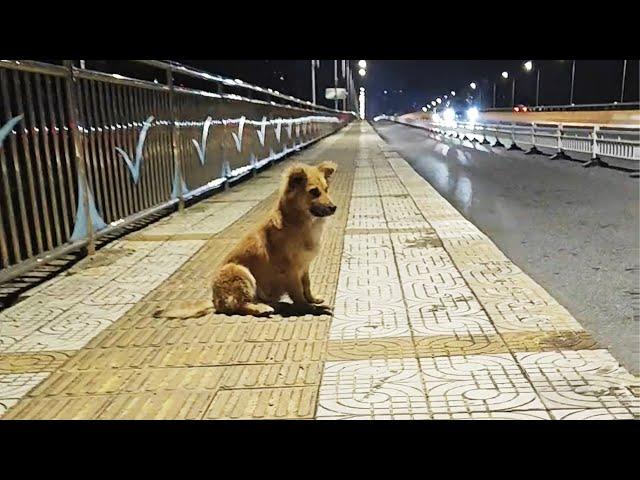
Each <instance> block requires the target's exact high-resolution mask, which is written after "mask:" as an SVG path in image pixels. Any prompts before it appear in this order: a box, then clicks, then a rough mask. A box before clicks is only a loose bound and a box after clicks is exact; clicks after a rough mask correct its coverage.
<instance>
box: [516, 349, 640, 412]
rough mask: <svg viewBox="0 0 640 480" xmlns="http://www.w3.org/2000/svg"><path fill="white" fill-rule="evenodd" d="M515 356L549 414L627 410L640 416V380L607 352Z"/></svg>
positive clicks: (569, 352)
mask: <svg viewBox="0 0 640 480" xmlns="http://www.w3.org/2000/svg"><path fill="white" fill-rule="evenodd" d="M514 355H515V357H516V358H517V360H518V362H519V364H520V365H521V366H522V368H523V369H524V371H525V372H526V374H527V376H528V377H529V379H530V380H531V383H532V384H533V386H534V387H535V389H536V391H537V392H538V394H539V395H540V398H541V399H542V401H543V402H544V404H545V406H546V407H547V408H548V409H549V410H565V409H588V410H592V409H604V410H606V411H610V410H611V409H624V410H626V411H627V412H628V413H630V414H631V415H638V414H640V397H639V396H638V395H637V393H634V392H637V391H638V390H637V389H638V388H639V387H640V379H638V378H637V377H635V376H633V375H631V374H629V373H628V372H627V371H626V370H625V369H624V368H623V367H621V366H620V364H619V363H618V362H617V360H615V359H614V358H613V357H612V356H611V354H610V353H609V352H607V351H606V350H602V349H600V350H577V351H575V350H565V351H560V352H542V353H528V352H516V353H515V354H514ZM618 411H619V410H618ZM574 415H576V414H574Z"/></svg>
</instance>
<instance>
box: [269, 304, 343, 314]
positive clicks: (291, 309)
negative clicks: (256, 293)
mask: <svg viewBox="0 0 640 480" xmlns="http://www.w3.org/2000/svg"><path fill="white" fill-rule="evenodd" d="M271 306H272V307H273V309H274V310H275V312H273V313H272V314H271V315H280V316H281V317H301V316H304V315H313V316H322V315H331V314H332V310H331V308H330V307H328V306H326V305H310V306H308V307H304V308H301V307H298V306H294V305H293V303H289V302H278V303H274V304H272V305H271Z"/></svg>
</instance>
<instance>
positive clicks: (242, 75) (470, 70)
mask: <svg viewBox="0 0 640 480" xmlns="http://www.w3.org/2000/svg"><path fill="white" fill-rule="evenodd" d="M366 60H367V75H366V77H365V78H364V79H362V78H361V77H359V76H358V75H357V67H356V63H357V60H353V61H352V62H351V64H352V66H353V69H354V74H355V78H356V81H357V87H356V88H359V87H360V86H364V87H365V88H366V92H367V96H366V98H367V102H366V114H367V117H368V118H372V117H373V116H375V115H378V114H380V113H406V112H409V111H416V110H419V109H420V108H421V107H422V106H423V105H426V104H427V102H429V101H431V100H433V99H435V98H436V97H437V96H442V95H445V94H448V93H449V92H450V91H451V90H455V91H456V92H457V94H458V95H457V96H458V98H461V96H462V95H464V94H465V93H471V89H470V88H468V85H469V83H470V82H475V83H477V84H478V85H479V86H480V87H481V90H482V97H483V98H482V99H483V105H482V106H483V107H490V106H491V103H492V97H493V82H494V81H496V82H497V106H498V107H510V106H511V88H512V87H511V85H512V84H511V81H512V77H513V74H514V73H515V74H516V104H519V103H521V104H525V105H533V104H535V82H536V72H535V70H534V71H532V72H525V71H524V70H523V68H522V65H523V63H524V62H525V61H526V60H529V59H521V60H369V59H366ZM176 61H178V62H180V63H183V64H186V65H192V66H194V67H198V68H201V69H203V70H207V71H209V72H212V73H217V74H220V75H223V76H228V77H232V78H239V79H241V80H244V81H246V82H249V83H253V84H256V85H260V86H262V87H265V88H267V87H268V88H272V89H274V90H278V91H280V92H282V93H286V94H289V95H293V96H295V97H298V98H302V99H308V100H310V99H311V73H310V65H311V62H310V60H184V59H177V60H176ZM533 62H534V65H535V67H536V68H537V67H539V68H540V71H541V76H540V104H541V105H566V104H568V103H569V92H570V85H571V60H533ZM105 63H109V64H111V65H110V67H112V68H114V69H116V70H118V71H119V72H118V73H124V74H127V72H122V69H123V68H128V67H130V64H131V62H129V65H124V64H119V65H117V66H116V65H115V64H113V62H112V61H108V62H105ZM622 64H623V62H622V60H578V61H577V62H576V75H575V84H574V103H575V104H586V103H611V102H613V101H619V100H620V88H621V82H622ZM135 68H139V67H135ZM100 69H101V68H100ZM504 70H506V71H508V72H509V74H510V75H511V76H510V77H509V79H508V80H504V79H502V78H501V77H500V73H501V72H502V71H504ZM153 73H154V72H151V73H150V74H153ZM155 73H157V72H155ZM134 76H135V75H134ZM184 80H185V83H184V84H185V86H195V87H197V88H207V87H208V85H206V84H203V85H190V84H188V83H189V82H190V81H189V80H188V79H184ZM332 85H333V60H321V61H320V71H319V73H318V77H317V96H318V97H317V98H318V99H319V103H321V104H323V105H326V106H333V102H330V101H327V100H324V93H323V92H324V89H325V88H327V87H331V86H332ZM639 86H640V79H639V66H638V60H629V61H628V62H627V75H626V81H625V101H636V102H637V101H638V99H639V90H640V88H639ZM465 89H466V91H465ZM384 90H387V94H386V95H385V94H384ZM477 93H478V92H476V101H477V100H478V98H477Z"/></svg>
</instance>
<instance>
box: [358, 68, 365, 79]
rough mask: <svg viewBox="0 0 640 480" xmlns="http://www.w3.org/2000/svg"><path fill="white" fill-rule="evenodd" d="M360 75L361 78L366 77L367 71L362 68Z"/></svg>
mask: <svg viewBox="0 0 640 480" xmlns="http://www.w3.org/2000/svg"><path fill="white" fill-rule="evenodd" d="M358 73H359V74H360V76H361V77H364V76H365V75H366V74H367V71H366V70H365V69H364V68H361V69H360V70H358Z"/></svg>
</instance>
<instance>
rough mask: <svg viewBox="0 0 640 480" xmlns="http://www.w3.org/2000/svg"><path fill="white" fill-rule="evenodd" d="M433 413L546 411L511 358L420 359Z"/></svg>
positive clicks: (460, 357) (486, 356) (505, 355)
mask: <svg viewBox="0 0 640 480" xmlns="http://www.w3.org/2000/svg"><path fill="white" fill-rule="evenodd" d="M419 361H420V367H421V370H422V375H423V380H424V383H425V387H426V391H427V397H428V401H429V409H430V410H431V411H432V412H434V413H447V414H452V413H464V412H494V411H518V410H545V406H544V405H543V404H542V402H541V401H540V399H539V397H538V395H537V393H536V391H535V390H534V388H533V386H532V385H531V383H530V382H529V380H528V379H527V378H526V377H525V376H524V375H523V373H522V371H521V370H520V367H519V366H518V363H517V362H516V361H515V359H514V358H513V357H512V356H511V355H510V354H493V355H468V356H450V357H435V358H420V359H419Z"/></svg>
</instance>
